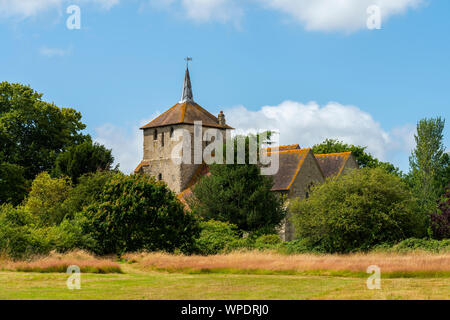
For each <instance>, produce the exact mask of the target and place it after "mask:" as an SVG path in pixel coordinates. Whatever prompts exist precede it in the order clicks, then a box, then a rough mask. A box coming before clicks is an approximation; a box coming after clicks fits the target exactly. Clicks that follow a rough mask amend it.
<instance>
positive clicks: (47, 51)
mask: <svg viewBox="0 0 450 320" xmlns="http://www.w3.org/2000/svg"><path fill="white" fill-rule="evenodd" d="M71 52H72V48H71V47H70V48H68V49H60V48H48V47H42V48H41V49H40V50H39V53H40V54H41V55H43V56H46V57H48V58H53V57H63V56H65V55H68V54H70V53H71Z"/></svg>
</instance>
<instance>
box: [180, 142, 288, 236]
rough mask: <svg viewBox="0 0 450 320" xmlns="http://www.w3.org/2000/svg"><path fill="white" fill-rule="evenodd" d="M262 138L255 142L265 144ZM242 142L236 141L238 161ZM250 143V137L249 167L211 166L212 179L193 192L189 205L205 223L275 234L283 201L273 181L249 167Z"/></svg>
mask: <svg viewBox="0 0 450 320" xmlns="http://www.w3.org/2000/svg"><path fill="white" fill-rule="evenodd" d="M262 137H263V136H262V135H260V136H258V137H257V138H256V140H257V143H259V144H262V143H263V140H262V139H261V138H262ZM242 138H243V137H237V138H235V139H234V141H233V143H235V148H234V151H235V160H236V159H237V154H236V152H237V149H238V148H237V147H236V145H237V141H238V139H242ZM249 141H250V137H249V136H247V137H245V145H246V148H245V150H247V152H246V160H245V163H246V164H236V163H237V161H234V163H235V164H227V165H222V164H212V165H211V166H210V169H209V170H210V173H211V175H209V176H205V177H203V178H202V179H201V180H200V181H199V183H198V184H197V185H196V186H195V187H194V188H193V197H191V199H189V200H188V202H189V205H190V207H191V208H192V209H193V211H194V212H195V213H197V214H199V215H200V216H201V217H203V218H205V219H206V220H217V221H222V222H229V223H232V224H235V225H237V226H238V227H239V229H240V230H243V231H247V232H255V231H262V232H274V231H275V228H276V227H277V226H278V225H279V224H280V223H281V221H282V220H283V219H284V217H285V215H286V212H285V210H284V207H283V199H281V198H280V197H278V196H277V195H276V194H275V193H273V192H272V191H271V189H272V187H273V181H272V179H271V177H268V176H263V175H261V169H260V167H259V166H258V165H256V164H249V152H248V150H249ZM225 148H226V147H225Z"/></svg>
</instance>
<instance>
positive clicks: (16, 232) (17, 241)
mask: <svg viewBox="0 0 450 320" xmlns="http://www.w3.org/2000/svg"><path fill="white" fill-rule="evenodd" d="M46 231H47V230H46V229H39V228H37V227H36V219H35V218H34V217H33V216H32V215H31V214H30V213H28V212H27V211H26V210H24V209H23V208H22V207H18V208H14V207H12V206H11V205H4V206H2V207H1V209H0V251H1V252H2V253H3V254H6V255H7V256H9V257H11V258H13V259H19V258H26V257H29V256H31V255H35V254H46V253H48V252H50V250H51V243H50V241H49V239H48V237H47V232H46Z"/></svg>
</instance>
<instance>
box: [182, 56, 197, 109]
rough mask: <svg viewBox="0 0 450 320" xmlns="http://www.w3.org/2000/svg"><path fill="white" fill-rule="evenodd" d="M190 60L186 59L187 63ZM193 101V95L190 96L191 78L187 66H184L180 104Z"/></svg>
mask: <svg viewBox="0 0 450 320" xmlns="http://www.w3.org/2000/svg"><path fill="white" fill-rule="evenodd" d="M191 60H192V58H186V61H187V63H189V61H191ZM186 101H191V102H193V101H194V95H193V94H192V85H191V77H190V75H189V65H188V64H186V74H185V76H184V84H183V93H182V95H181V101H180V102H186Z"/></svg>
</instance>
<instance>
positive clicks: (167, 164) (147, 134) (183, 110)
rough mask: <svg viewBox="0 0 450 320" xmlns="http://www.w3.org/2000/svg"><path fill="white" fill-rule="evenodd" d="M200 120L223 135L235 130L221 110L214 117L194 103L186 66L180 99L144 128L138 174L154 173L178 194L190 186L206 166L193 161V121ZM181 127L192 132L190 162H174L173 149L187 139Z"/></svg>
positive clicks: (203, 144)
mask: <svg viewBox="0 0 450 320" xmlns="http://www.w3.org/2000/svg"><path fill="white" fill-rule="evenodd" d="M197 121H201V122H202V127H203V131H204V130H206V129H211V128H212V129H217V130H220V131H221V132H222V135H223V137H226V133H225V131H226V130H227V129H233V128H231V127H230V126H228V125H227V124H226V123H225V116H224V114H223V113H222V112H220V114H219V116H218V117H215V116H214V115H212V114H211V113H209V112H208V111H206V110H205V109H203V108H202V107H201V106H199V105H198V104H197V103H195V101H194V96H193V93H192V85H191V79H190V75H189V68H188V67H187V68H186V74H185V78H184V85H183V93H182V96H181V100H180V102H178V103H177V104H176V105H174V106H173V107H172V108H170V109H169V110H167V111H166V112H164V113H163V114H161V115H160V116H159V117H157V118H156V119H154V120H153V121H151V122H150V123H148V124H146V125H145V126H143V127H142V128H141V130H142V131H143V133H144V159H143V160H142V161H141V163H140V164H139V166H138V167H137V168H136V170H135V173H142V174H147V175H150V176H154V177H155V178H156V179H157V180H162V181H164V182H166V183H167V185H168V187H169V188H170V189H171V190H172V191H174V192H175V193H180V192H182V191H183V190H185V189H186V188H187V187H189V186H190V182H191V181H193V180H194V178H195V176H196V175H198V174H200V172H199V171H201V169H202V168H203V167H204V166H203V164H198V163H197V164H195V163H194V122H197ZM178 129H185V130H187V132H189V134H190V142H191V148H190V150H191V159H192V162H191V163H176V161H173V160H174V159H173V155H172V151H173V149H174V148H175V147H176V146H179V145H180V143H182V139H185V138H184V137H180V138H177V137H176V136H177V135H176V134H175V133H176V132H177V130H178ZM202 135H203V134H202ZM201 145H202V152H203V149H204V148H205V147H206V142H205V141H202V142H201Z"/></svg>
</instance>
